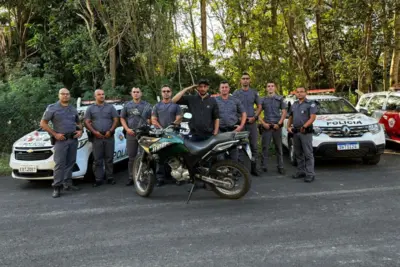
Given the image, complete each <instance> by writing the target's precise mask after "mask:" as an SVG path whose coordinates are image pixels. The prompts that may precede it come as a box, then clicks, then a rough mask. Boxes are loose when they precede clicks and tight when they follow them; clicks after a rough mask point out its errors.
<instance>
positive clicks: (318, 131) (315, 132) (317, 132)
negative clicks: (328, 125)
mask: <svg viewBox="0 0 400 267" xmlns="http://www.w3.org/2000/svg"><path fill="white" fill-rule="evenodd" d="M313 133H314V135H316V136H318V135H320V134H321V133H322V129H321V128H319V127H314V129H313Z"/></svg>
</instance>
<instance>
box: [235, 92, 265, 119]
mask: <svg viewBox="0 0 400 267" xmlns="http://www.w3.org/2000/svg"><path fill="white" fill-rule="evenodd" d="M232 95H233V96H234V97H236V98H238V99H239V100H240V102H241V103H242V104H243V107H244V110H245V111H246V114H247V117H248V118H251V117H254V115H255V112H254V104H256V105H259V104H260V97H259V96H258V92H257V91H256V90H254V89H251V88H249V90H247V91H244V90H243V89H239V90H236V91H235V92H234V93H233V94H232Z"/></svg>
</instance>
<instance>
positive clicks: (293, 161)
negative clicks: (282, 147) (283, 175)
mask: <svg viewBox="0 0 400 267" xmlns="http://www.w3.org/2000/svg"><path fill="white" fill-rule="evenodd" d="M289 158H290V163H291V164H292V165H293V166H297V161H296V155H295V154H294V145H293V139H292V138H290V139H289Z"/></svg>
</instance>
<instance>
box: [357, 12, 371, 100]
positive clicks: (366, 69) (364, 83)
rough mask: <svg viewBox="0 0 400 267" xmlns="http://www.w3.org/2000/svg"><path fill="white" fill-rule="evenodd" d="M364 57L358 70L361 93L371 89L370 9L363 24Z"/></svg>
mask: <svg viewBox="0 0 400 267" xmlns="http://www.w3.org/2000/svg"><path fill="white" fill-rule="evenodd" d="M364 32H365V33H364V57H363V60H362V61H361V65H360V68H359V87H358V89H359V90H360V91H361V92H363V93H366V92H369V91H370V90H369V89H370V88H371V87H372V71H371V64H370V61H371V47H372V8H371V10H370V12H369V14H368V18H367V20H366V21H365V24H364Z"/></svg>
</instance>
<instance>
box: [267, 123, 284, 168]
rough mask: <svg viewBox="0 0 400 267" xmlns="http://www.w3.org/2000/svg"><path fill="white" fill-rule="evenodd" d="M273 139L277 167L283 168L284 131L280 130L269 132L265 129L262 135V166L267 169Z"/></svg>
mask: <svg viewBox="0 0 400 267" xmlns="http://www.w3.org/2000/svg"><path fill="white" fill-rule="evenodd" d="M271 139H273V140H274V145H275V153H276V160H277V164H278V165H277V167H278V168H283V151H282V129H281V128H279V129H278V130H272V129H270V130H267V129H263V133H262V152H263V154H262V166H263V167H264V168H267V164H268V148H269V145H270V144H271Z"/></svg>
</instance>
